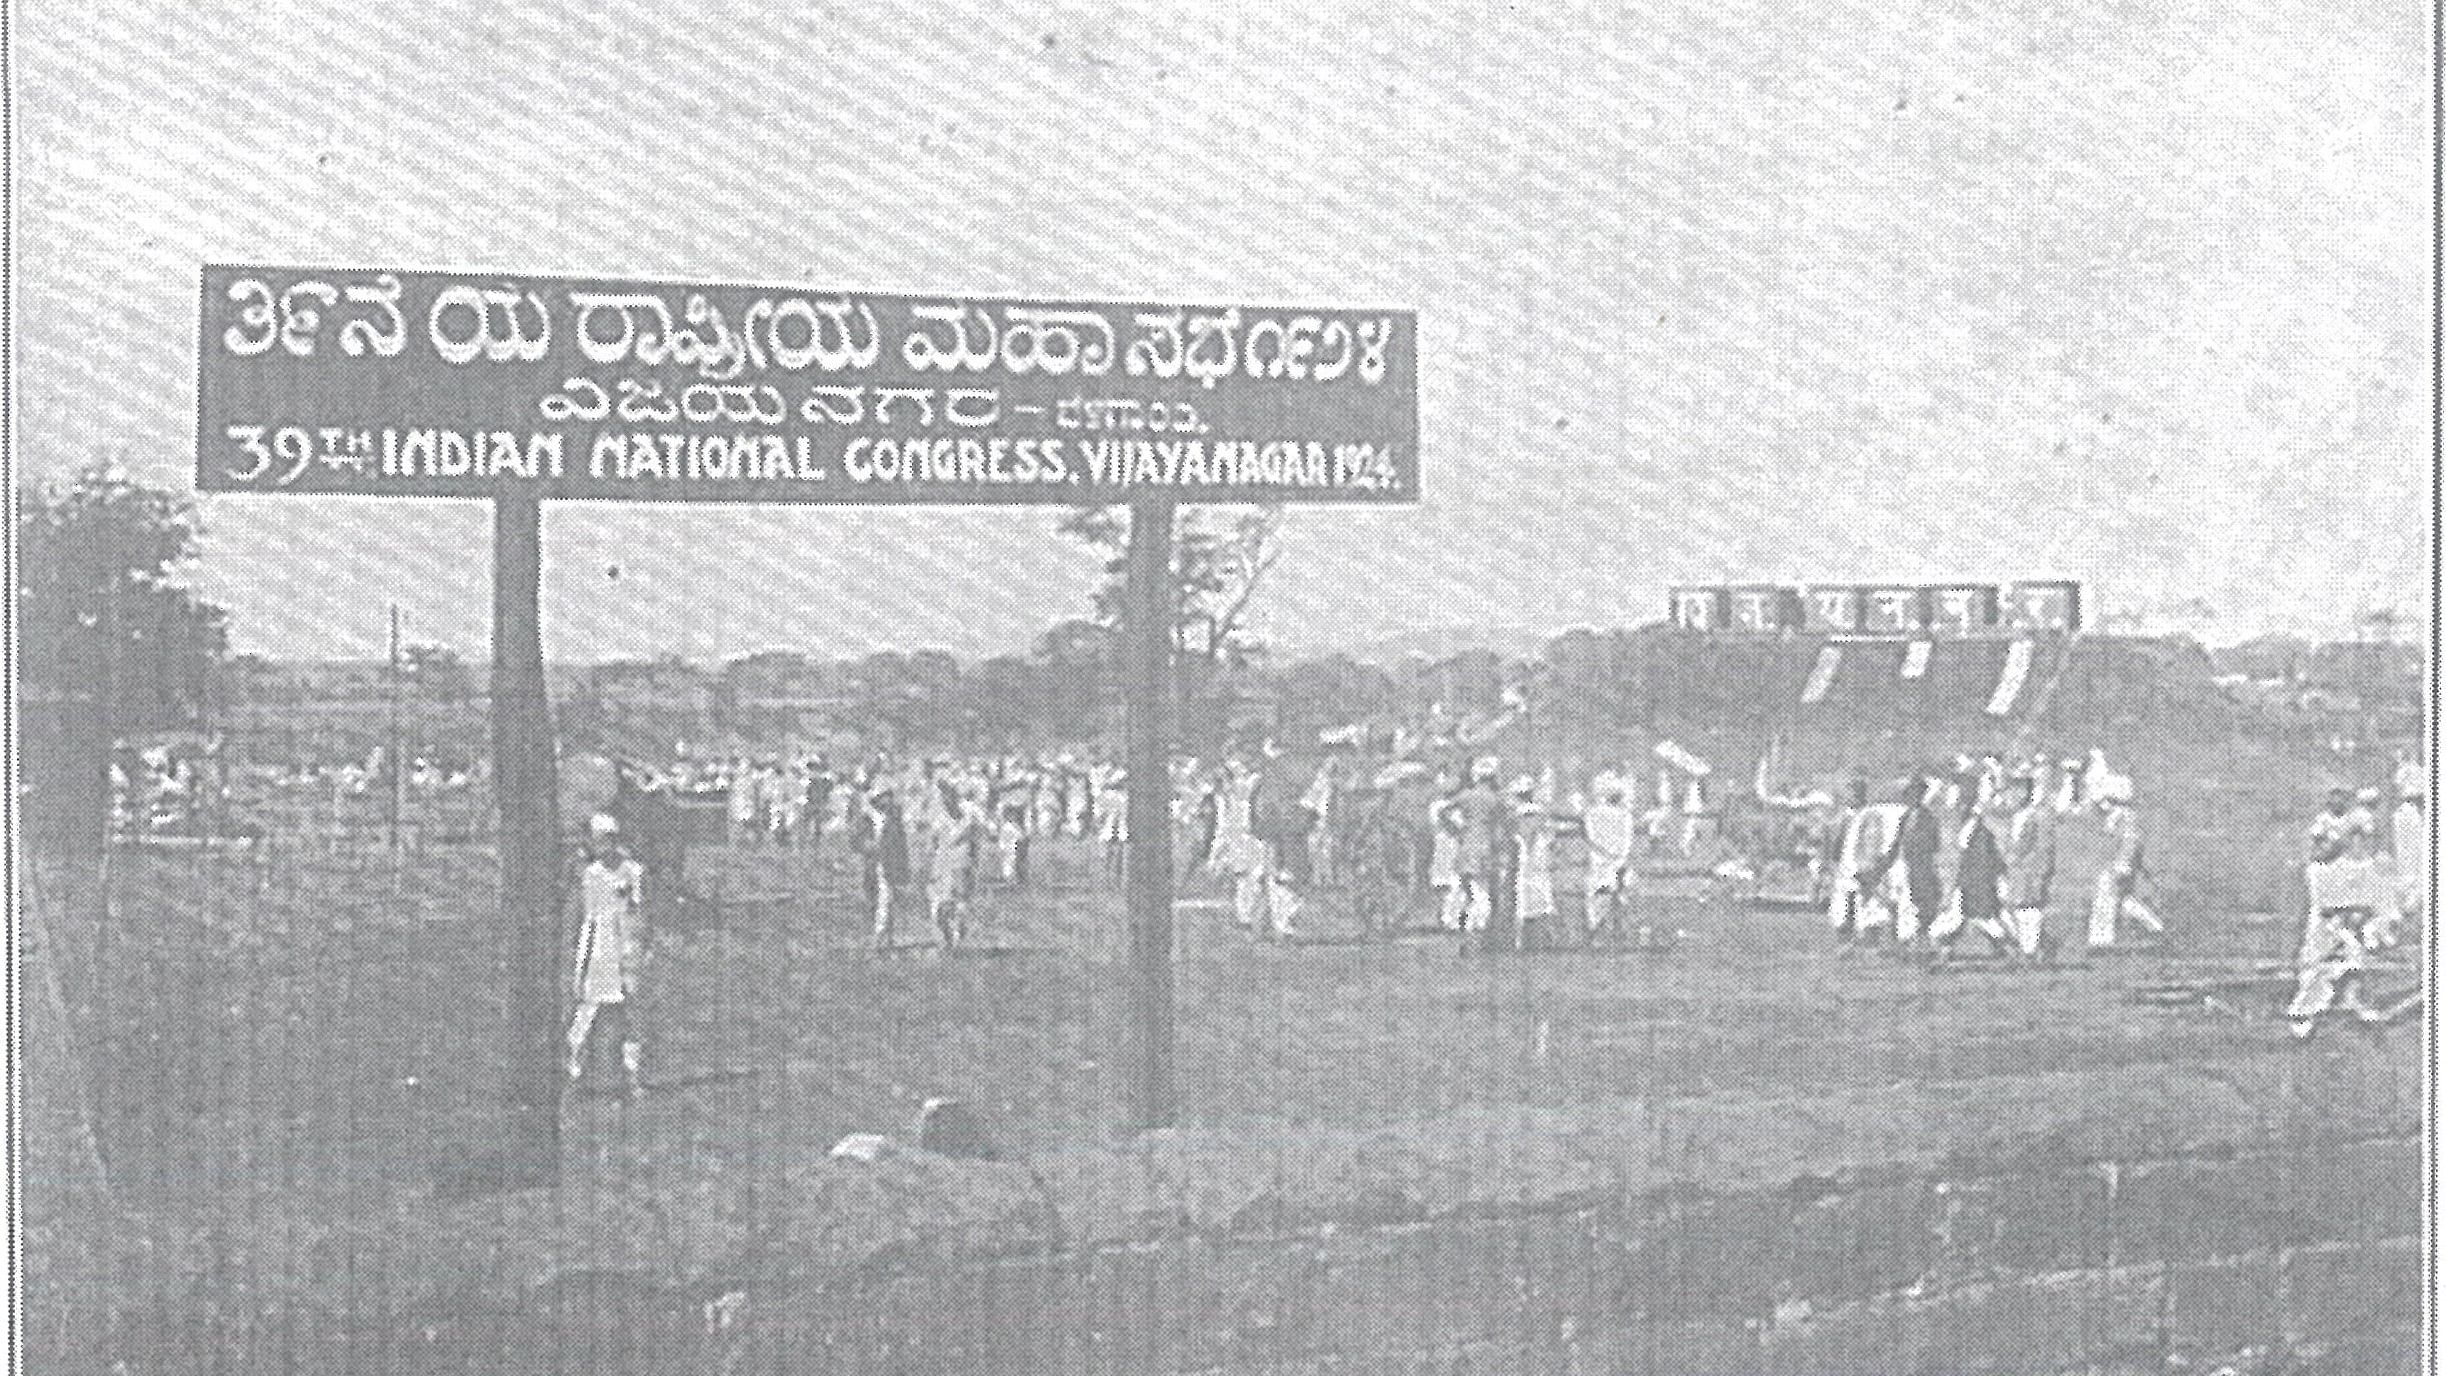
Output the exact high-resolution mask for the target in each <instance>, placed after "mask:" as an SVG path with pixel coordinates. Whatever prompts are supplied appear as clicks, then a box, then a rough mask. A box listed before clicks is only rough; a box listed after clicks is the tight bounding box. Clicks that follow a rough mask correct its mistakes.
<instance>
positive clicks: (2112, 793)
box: [2089, 752, 2166, 951]
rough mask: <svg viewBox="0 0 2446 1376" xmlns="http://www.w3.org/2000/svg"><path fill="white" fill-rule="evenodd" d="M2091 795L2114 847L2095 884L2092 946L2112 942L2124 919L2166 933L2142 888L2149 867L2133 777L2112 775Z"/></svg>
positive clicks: (2111, 845)
mask: <svg viewBox="0 0 2446 1376" xmlns="http://www.w3.org/2000/svg"><path fill="white" fill-rule="evenodd" d="M2093 753H2094V752H2093ZM2101 758H2102V757H2101ZM2093 796H2094V797H2095V798H2096V799H2097V802H2098V809H2099V819H2100V824H2101V825H2102V826H2103V827H2104V829H2105V832H2106V839H2107V844H2108V846H2109V847H2110V850H2109V853H2108V857H2107V862H2106V864H2105V866H2104V867H2103V868H2101V869H2100V870H2099V871H2098V877H2097V880H2096V882H2095V883H2094V884H2093V885H2092V888H2091V894H2090V905H2089V947H2090V949H2091V950H2093V951H2094V950H2098V949H2101V948H2103V947H2108V946H2112V945H2114V944H2115V941H2116V938H2117V936H2118V934H2119V930H2120V928H2121V926H2122V924H2123V922H2125V921H2131V922H2136V923H2139V924H2140V925H2141V926H2143V927H2146V928H2148V929H2149V932H2150V934H2151V935H2152V936H2160V937H2162V936H2164V935H2165V934H2166V924H2165V923H2164V922H2163V921H2162V920H2160V919H2159V917H2158V915H2157V910H2156V909H2154V908H2152V907H2150V906H2149V905H2148V903H2146V902H2145V901H2143V900H2142V899H2141V897H2140V893H2139V889H2140V877H2141V876H2142V875H2144V874H2146V873H2148V853H2147V849H2146V847H2145V846H2144V845H2143V843H2142V841H2141V834H2140V817H2139V815H2138V814H2137V813H2135V812H2134V811H2133V810H2132V781H2131V780H2130V779H2127V778H2124V777H2122V776H2120V775H2110V776H2108V778H2107V779H2106V781H2105V782H2104V783H2103V784H2100V785H2098V786H2097V788H2096V789H2095V790H2094V793H2093Z"/></svg>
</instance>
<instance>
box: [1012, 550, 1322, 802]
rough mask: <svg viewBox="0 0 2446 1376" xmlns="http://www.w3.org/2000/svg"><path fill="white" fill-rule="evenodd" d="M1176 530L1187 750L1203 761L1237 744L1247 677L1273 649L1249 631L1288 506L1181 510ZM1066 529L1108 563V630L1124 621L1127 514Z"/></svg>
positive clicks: (1103, 617) (1175, 636) (1177, 655)
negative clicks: (1234, 731)
mask: <svg viewBox="0 0 2446 1376" xmlns="http://www.w3.org/2000/svg"><path fill="white" fill-rule="evenodd" d="M1173 519H1174V525H1173V529H1172V648H1173V656H1174V659H1173V662H1174V664H1175V666H1176V672H1177V677H1176V679H1175V691H1176V692H1177V694H1178V700H1179V702H1180V704H1181V707H1182V709H1183V710H1182V711H1181V712H1180V713H1179V714H1178V716H1177V718H1176V720H1177V721H1178V722H1179V732H1180V744H1181V746H1182V747H1183V748H1184V749H1186V750H1188V751H1190V752H1192V753H1196V754H1207V753H1211V752H1213V751H1216V750H1218V749H1220V748H1221V747H1222V746H1223V745H1225V744H1226V743H1227V742H1225V741H1224V739H1223V736H1224V735H1225V734H1226V733H1227V732H1228V730H1229V722H1230V720H1231V718H1232V717H1233V715H1234V713H1235V710H1236V707H1235V704H1236V702H1237V699H1238V697H1239V696H1240V692H1239V688H1238V686H1237V685H1236V684H1235V682H1234V679H1235V676H1238V675H1241V674H1243V673H1244V672H1245V671H1246V670H1248V669H1249V668H1250V667H1251V666H1252V665H1253V664H1254V663H1255V661H1256V660H1257V659H1258V658H1259V657H1260V656H1261V655H1262V653H1263V646H1262V645H1261V644H1260V643H1259V642H1258V641H1257V640H1256V638H1255V637H1253V636H1251V635H1250V634H1249V633H1248V631H1247V627H1246V619H1247V616H1248V611H1249V607H1250V604H1251V603H1252V601H1253V600H1254V599H1255V597H1256V595H1257V592H1258V589H1259V588H1261V587H1262V586H1264V583H1265V578H1266V575H1267V574H1268V573H1270V572H1272V571H1273V568H1274V566H1275V565H1276V564H1277V563H1279V562H1280V561H1281V559H1282V546H1281V541H1280V535H1281V531H1282V507H1281V506H1280V505H1272V504H1269V505H1264V506H1258V507H1253V508H1248V509H1245V510H1242V511H1240V512H1238V513H1237V514H1236V515H1232V516H1230V517H1229V518H1228V519H1227V518H1226V517H1225V516H1224V514H1223V513H1220V512H1216V511H1213V510H1211V509H1206V508H1192V509H1187V510H1181V511H1177V512H1176V513H1175V515H1174V518H1173ZM1057 529H1058V530H1059V531H1060V532H1061V533H1062V534H1064V535H1067V536H1069V537H1071V538H1072V539H1075V540H1079V541H1081V542H1083V543H1084V544H1086V545H1087V546H1088V547H1089V548H1090V549H1093V550H1095V551H1097V552H1098V553H1100V554H1102V555H1103V556H1104V567H1103V578H1102V580H1101V581H1100V582H1099V583H1098V584H1097V585H1096V590H1095V597H1094V606H1095V624H1097V625H1099V626H1102V627H1105V628H1107V629H1108V630H1110V629H1113V628H1117V627H1118V626H1119V624H1120V619H1121V593H1122V580H1123V572H1124V569H1125V568H1126V566H1127V557H1126V550H1127V545H1128V540H1129V523H1128V518H1127V514H1126V512H1125V511H1124V510H1123V509H1122V508H1118V507H1082V508H1079V509H1076V510H1073V511H1071V512H1069V513H1067V514H1066V515H1064V516H1063V517H1062V519H1061V521H1060V523H1059V525H1058V526H1057Z"/></svg>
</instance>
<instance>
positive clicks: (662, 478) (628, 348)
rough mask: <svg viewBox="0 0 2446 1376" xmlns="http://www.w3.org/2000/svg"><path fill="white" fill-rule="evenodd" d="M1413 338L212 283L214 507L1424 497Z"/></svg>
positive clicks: (1302, 319) (1301, 318)
mask: <svg viewBox="0 0 2446 1376" xmlns="http://www.w3.org/2000/svg"><path fill="white" fill-rule="evenodd" d="M1417 338H1418V331H1417V319H1416V316H1415V314H1414V313H1412V312H1408V311H1393V310H1349V309H1308V308H1297V307H1263V306H1250V305H1229V306H1177V305H1150V304H1144V303H1130V304H1114V303H1106V302H1086V301H1006V300H986V299H980V298H974V297H918V296H888V295H881V294H876V293H866V292H854V293H845V292H827V291H813V290H807V289H802V288H791V287H753V286H719V285H712V284H697V283H661V282H607V281H591V280H578V279H571V278H561V277H541V276H532V275H523V274H521V275H509V276H503V275H497V274H490V273H436V272H394V271H384V270H379V269H365V270H325V269H314V268H297V267H253V266H209V267H206V268H205V269H204V272H203V298H202V310H201V314H200V323H199V328H198V331H197V351H198V366H197V452H196V486H197V487H198V488H199V489H201V490H203V491H207V492H263V493H284V494H286V493H295V494H329V493H355V494H371V495H396V496H456V497H504V496H538V497H594V498H610V499H617V500H625V501H690V502H839V503H886V502H938V503H1006V502H1007V503H1030V502H1033V503H1047V504H1056V505H1102V504H1107V503H1118V502H1125V501H1128V500H1130V499H1131V498H1133V497H1154V496H1162V497H1168V498H1171V499H1174V500H1179V501H1189V502H1249V501H1363V502H1409V501H1415V500H1417V497H1418V357H1417Z"/></svg>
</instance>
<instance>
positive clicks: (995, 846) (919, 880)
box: [846, 754, 1128, 951]
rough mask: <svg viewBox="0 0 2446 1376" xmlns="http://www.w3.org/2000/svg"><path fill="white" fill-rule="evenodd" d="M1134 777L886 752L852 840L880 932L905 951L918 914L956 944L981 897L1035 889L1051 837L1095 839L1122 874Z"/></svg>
mask: <svg viewBox="0 0 2446 1376" xmlns="http://www.w3.org/2000/svg"><path fill="white" fill-rule="evenodd" d="M1125 782H1126V781H1125V778H1124V776H1123V774H1122V772H1121V771H1120V770H1119V769H1116V768H1113V767H1111V766H1109V765H1105V764H1101V763H1089V764H1077V763H1074V762H1072V761H1071V760H1070V759H1068V758H1067V757H1064V758H1062V759H1060V760H1058V761H1053V762H1030V761H1026V760H1023V759H1016V758H1011V759H992V760H968V759H961V758H959V757H957V756H953V755H947V754H946V755H936V756H933V757H931V758H929V759H926V760H923V761H917V760H912V761H909V762H906V763H900V764H895V763H894V762H893V761H891V760H890V759H888V758H884V757H878V758H877V759H875V760H874V761H873V762H872V763H870V764H869V765H868V766H867V767H866V768H865V769H862V770H861V771H859V773H858V775H857V776H856V778H855V779H854V780H853V782H852V786H851V788H850V789H849V791H848V794H849V799H850V802H849V815H848V817H847V819H846V821H847V825H848V829H849V845H850V850H851V853H852V854H853V855H855V856H856V857H857V860H858V865H859V873H860V879H861V890H862V893H863V896H864V902H865V906H866V911H867V913H868V915H869V918H870V920H871V927H870V931H871V934H872V939H873V942H874V945H875V947H876V948H877V949H878V950H887V951H888V950H896V949H898V948H899V947H900V946H901V945H902V942H901V939H900V936H901V931H902V927H903V923H904V920H905V918H906V917H908V916H910V915H914V916H916V917H917V918H918V919H919V920H920V921H921V922H922V923H924V924H926V926H927V927H930V928H931V931H932V935H933V937H934V940H935V943H936V944H937V945H939V946H940V947H941V948H942V949H944V950H947V951H948V950H952V949H956V948H957V947H958V946H959V945H960V944H961V943H962V942H963V941H964V940H965V939H966V937H967V933H968V928H969V921H970V918H971V915H972V914H973V913H974V911H975V908H976V903H977V899H978V896H979V894H980V893H981V892H982V891H983V890H984V889H985V888H986V887H988V886H991V885H1007V886H1019V885H1025V884H1026V883H1027V882H1028V878H1029V862H1030V856H1031V851H1032V850H1033V847H1034V844H1035V842H1036V841H1037V840H1039V839H1041V838H1051V837H1056V836H1069V837H1071V838H1074V839H1087V838H1090V837H1093V838H1095V839H1097V840H1098V841H1100V842H1101V844H1102V847H1103V868H1104V869H1105V871H1106V872H1107V873H1108V874H1113V875H1117V874H1118V873H1119V872H1120V868H1121V866H1122V863H1123V855H1124V851H1125V848H1126V841H1127V834H1126V826H1125V823H1126V819H1127V816H1128V809H1127V807H1126V805H1125V794H1124V786H1125Z"/></svg>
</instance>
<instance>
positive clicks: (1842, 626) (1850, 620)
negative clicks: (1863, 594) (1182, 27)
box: [1808, 588, 1860, 631]
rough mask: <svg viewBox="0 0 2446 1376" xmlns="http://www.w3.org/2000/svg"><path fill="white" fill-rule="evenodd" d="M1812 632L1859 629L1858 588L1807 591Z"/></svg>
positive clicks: (1809, 623)
mask: <svg viewBox="0 0 2446 1376" xmlns="http://www.w3.org/2000/svg"><path fill="white" fill-rule="evenodd" d="M1808 625H1809V626H1810V628H1811V629H1813V630H1822V631H1856V630H1858V629H1860V590H1859V589H1858V588H1811V589H1810V590H1809V620H1808Z"/></svg>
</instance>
